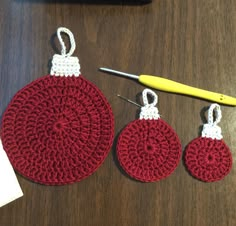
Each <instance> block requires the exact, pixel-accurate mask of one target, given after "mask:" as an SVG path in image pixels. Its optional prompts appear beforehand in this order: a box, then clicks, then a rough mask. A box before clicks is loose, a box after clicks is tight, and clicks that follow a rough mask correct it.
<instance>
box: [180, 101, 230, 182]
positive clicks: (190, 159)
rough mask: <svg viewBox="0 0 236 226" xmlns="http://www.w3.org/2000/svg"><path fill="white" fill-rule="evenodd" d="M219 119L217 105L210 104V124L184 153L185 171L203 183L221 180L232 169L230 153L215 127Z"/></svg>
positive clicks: (205, 126)
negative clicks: (213, 113)
mask: <svg viewBox="0 0 236 226" xmlns="http://www.w3.org/2000/svg"><path fill="white" fill-rule="evenodd" d="M214 108H216V109H217V111H218V116H217V117H218V119H217V121H216V122H215V123H213V119H212V111H213V109H214ZM209 118H210V120H209ZM220 118H221V112H220V107H219V105H217V104H212V105H211V107H210V109H209V116H208V120H209V121H210V123H208V124H205V125H204V129H203V132H202V136H201V137H198V138H196V139H194V140H193V141H191V142H190V143H189V144H188V146H187V148H186V151H185V156H184V157H185V164H186V167H187V169H188V170H189V172H190V173H191V174H192V175H193V176H194V177H196V178H197V179H199V180H202V181H205V182H214V181H219V180H221V179H223V178H224V177H225V176H226V175H227V174H228V173H229V172H230V170H231V168H232V155H231V152H230V150H229V148H228V146H227V145H226V144H225V142H224V141H223V140H222V135H221V129H220V127H218V126H217V125H216V124H217V123H218V122H219V121H220Z"/></svg>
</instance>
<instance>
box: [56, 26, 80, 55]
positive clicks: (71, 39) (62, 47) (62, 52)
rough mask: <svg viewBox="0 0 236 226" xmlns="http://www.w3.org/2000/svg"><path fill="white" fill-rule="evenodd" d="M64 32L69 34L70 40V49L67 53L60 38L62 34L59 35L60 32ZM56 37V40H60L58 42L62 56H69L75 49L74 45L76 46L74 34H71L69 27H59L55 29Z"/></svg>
mask: <svg viewBox="0 0 236 226" xmlns="http://www.w3.org/2000/svg"><path fill="white" fill-rule="evenodd" d="M62 32H63V33H66V34H67V35H68V36H69V40H70V44H71V48H70V50H69V52H68V53H66V45H65V43H64V42H63V39H62V36H61V33H62ZM57 37H58V40H59V42H60V44H61V55H62V56H67V57H68V56H71V55H72V54H73V53H74V51H75V47H76V44H75V38H74V35H73V33H72V32H71V31H70V30H69V29H67V28H65V27H59V28H58V29H57Z"/></svg>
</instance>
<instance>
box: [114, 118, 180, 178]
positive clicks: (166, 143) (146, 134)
mask: <svg viewBox="0 0 236 226" xmlns="http://www.w3.org/2000/svg"><path fill="white" fill-rule="evenodd" d="M117 156H118V160H119V162H120V164H121V166H122V167H123V168H124V170H125V171H126V172H127V173H128V174H129V175H130V176H131V177H133V178H135V179H137V180H140V181H143V182H152V181H158V180H161V179H163V178H165V177H167V176H169V175H170V174H171V173H172V172H173V171H174V170H175V168H176V167H177V165H178V163H179V161H180V157H181V144H180V141H179V138H178V136H177V134H176V133H175V131H174V130H173V129H172V128H171V127H170V126H169V125H168V124H167V123H166V122H165V121H163V120H162V119H158V120H145V119H142V120H140V119H138V120H135V121H133V122H131V123H129V124H128V125H127V127H126V128H125V129H124V130H123V131H122V133H121V135H120V137H119V140H118V144H117Z"/></svg>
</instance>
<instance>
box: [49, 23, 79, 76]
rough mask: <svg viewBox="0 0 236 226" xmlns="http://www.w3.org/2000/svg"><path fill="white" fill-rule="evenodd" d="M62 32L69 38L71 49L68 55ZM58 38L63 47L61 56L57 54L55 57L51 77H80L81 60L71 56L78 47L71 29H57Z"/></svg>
mask: <svg viewBox="0 0 236 226" xmlns="http://www.w3.org/2000/svg"><path fill="white" fill-rule="evenodd" d="M62 32H63V33H65V34H67V35H68V36H69V40H70V44H71V48H70V50H69V52H68V53H66V45H65V43H64V41H63V40H62V36H61V33H62ZM57 37H58V39H59V42H60V45H61V55H59V54H55V55H54V56H53V59H52V68H51V72H50V75H55V76H76V77H78V76H79V75H80V64H79V59H78V57H73V56H71V55H72V54H73V53H74V51H75V47H76V44H75V39H74V35H73V34H72V32H71V31H70V30H69V29H67V28H65V27H59V28H58V29H57Z"/></svg>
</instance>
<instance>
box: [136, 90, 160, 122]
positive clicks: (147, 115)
mask: <svg viewBox="0 0 236 226" xmlns="http://www.w3.org/2000/svg"><path fill="white" fill-rule="evenodd" d="M148 94H149V95H151V96H152V97H153V102H152V103H149V102H148ZM142 96H143V103H144V106H143V107H142V108H141V112H140V115H139V119H146V120H147V119H159V118H160V115H159V111H158V109H157V107H155V106H156V104H157V100H158V97H157V95H156V93H154V92H153V91H152V90H150V89H144V90H143V93H142Z"/></svg>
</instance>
